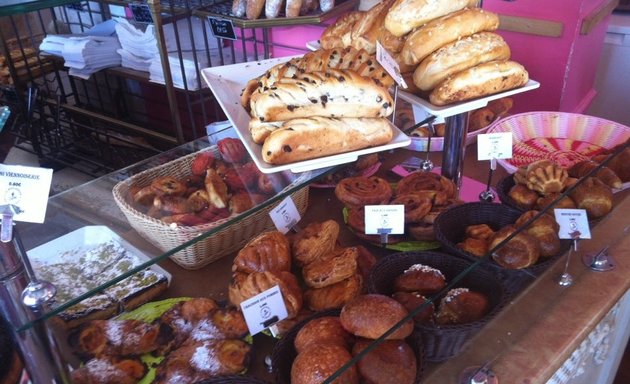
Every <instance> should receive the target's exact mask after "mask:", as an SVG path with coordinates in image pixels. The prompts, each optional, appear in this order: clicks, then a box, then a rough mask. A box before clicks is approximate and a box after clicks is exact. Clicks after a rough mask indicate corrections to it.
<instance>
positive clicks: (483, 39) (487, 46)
mask: <svg viewBox="0 0 630 384" xmlns="http://www.w3.org/2000/svg"><path fill="white" fill-rule="evenodd" d="M509 58H510V47H509V46H508V45H507V43H506V42H505V40H503V38H502V37H501V36H499V35H498V34H496V33H494V32H480V33H475V34H474V35H471V36H468V37H465V38H463V39H461V40H456V41H454V42H452V43H449V44H446V45H445V46H443V47H442V48H440V49H438V50H437V51H435V52H433V53H431V54H430V55H429V56H428V57H427V58H425V59H424V60H422V62H421V63H420V65H418V67H417V68H416V70H415V71H414V73H413V83H414V84H415V85H416V86H417V87H418V88H420V89H421V90H423V91H430V90H431V89H433V88H435V86H436V85H438V84H439V83H441V82H442V81H444V80H445V79H446V78H447V77H450V76H452V75H454V74H455V73H457V72H460V71H463V70H464V69H467V68H470V67H474V66H475V65H478V64H481V63H485V62H488V61H494V60H507V59H509Z"/></svg>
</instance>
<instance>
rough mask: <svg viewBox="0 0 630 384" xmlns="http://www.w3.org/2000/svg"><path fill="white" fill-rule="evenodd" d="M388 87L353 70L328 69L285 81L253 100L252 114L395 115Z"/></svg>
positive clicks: (273, 117) (267, 117)
mask: <svg viewBox="0 0 630 384" xmlns="http://www.w3.org/2000/svg"><path fill="white" fill-rule="evenodd" d="M393 104H394V102H393V99H392V97H391V95H390V94H389V92H388V91H387V88H385V87H383V86H382V85H380V84H379V83H377V82H376V81H375V80H373V79H371V78H366V77H363V76H360V75H359V74H357V73H356V72H355V71H351V70H335V69H328V70H327V71H325V72H311V73H308V74H306V73H305V74H303V75H302V76H300V78H299V79H293V78H282V79H279V80H278V82H276V84H275V86H274V87H272V88H270V89H267V90H263V91H261V92H255V93H254V94H252V96H251V98H250V110H251V112H250V113H251V115H252V117H254V118H258V119H259V120H260V121H282V120H290V119H295V118H300V117H312V116H328V117H332V116H334V117H387V116H389V115H390V114H391V113H392V112H393Z"/></svg>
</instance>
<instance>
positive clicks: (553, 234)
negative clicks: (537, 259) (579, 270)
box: [514, 210, 560, 257]
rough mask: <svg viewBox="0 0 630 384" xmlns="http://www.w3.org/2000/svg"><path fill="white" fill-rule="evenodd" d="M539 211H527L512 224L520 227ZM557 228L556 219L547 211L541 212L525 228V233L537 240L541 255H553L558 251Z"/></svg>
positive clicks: (558, 238)
mask: <svg viewBox="0 0 630 384" xmlns="http://www.w3.org/2000/svg"><path fill="white" fill-rule="evenodd" d="M539 213H540V211H537V210H530V211H527V212H525V213H523V214H522V215H521V216H519V218H518V219H516V222H514V225H516V226H517V227H522V226H524V225H525V223H527V222H528V221H529V220H531V219H532V218H533V217H535V216H536V215H538V214H539ZM559 229H560V226H559V225H558V223H557V222H556V219H555V218H554V217H553V216H551V215H550V214H548V213H543V214H542V215H540V216H539V217H538V218H537V219H536V220H535V221H534V222H532V223H531V224H529V225H528V226H527V227H526V228H525V230H526V231H527V233H528V234H529V235H531V236H533V237H534V238H535V239H536V240H537V241H538V247H539V249H540V256H541V257H553V256H555V255H557V254H558V253H559V252H560V237H559V236H558V230H559Z"/></svg>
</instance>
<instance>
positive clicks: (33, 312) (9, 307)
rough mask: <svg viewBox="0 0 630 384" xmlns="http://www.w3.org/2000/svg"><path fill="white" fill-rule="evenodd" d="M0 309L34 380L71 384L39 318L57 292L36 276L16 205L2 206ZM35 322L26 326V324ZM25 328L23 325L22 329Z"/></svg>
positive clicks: (54, 346) (49, 331)
mask: <svg viewBox="0 0 630 384" xmlns="http://www.w3.org/2000/svg"><path fill="white" fill-rule="evenodd" d="M0 212H1V213H2V227H1V228H0V312H1V313H2V315H3V316H4V317H5V318H6V319H7V321H8V322H9V323H10V324H11V326H12V328H13V330H14V337H15V340H16V342H17V344H18V346H19V349H20V352H21V356H22V361H23V363H24V366H25V368H26V371H27V372H28V374H29V378H30V380H31V381H32V382H33V383H69V382H70V380H69V375H68V371H67V368H66V365H65V363H64V362H63V361H62V359H61V353H60V351H59V347H58V345H57V342H56V340H55V338H54V336H53V334H52V331H51V330H50V328H48V326H47V324H46V322H44V321H39V320H37V319H38V318H39V317H40V316H41V315H42V314H43V313H44V311H45V307H46V306H47V305H48V304H49V303H50V301H51V300H52V299H53V298H54V296H55V294H56V291H57V290H56V288H55V287H54V286H53V285H52V284H51V283H49V282H47V281H43V280H39V279H37V276H36V275H35V273H34V271H33V268H32V266H31V264H30V261H29V259H28V257H27V254H26V251H25V249H24V245H23V244H22V240H21V238H20V235H19V233H18V231H17V227H15V225H14V222H13V216H14V215H15V214H17V213H19V208H17V207H16V206H15V205H12V204H7V205H2V206H0ZM28 322H33V325H32V326H31V327H28V328H24V327H23V326H24V324H27V323H28ZM20 327H22V328H20Z"/></svg>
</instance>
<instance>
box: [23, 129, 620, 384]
mask: <svg viewBox="0 0 630 384" xmlns="http://www.w3.org/2000/svg"><path fill="white" fill-rule="evenodd" d="M231 133H232V135H234V132H233V131H232V132H231ZM211 142H215V140H214V139H213V137H212V136H210V137H208V138H204V139H201V140H198V141H195V142H191V143H189V144H186V145H184V146H180V147H177V148H175V149H174V150H171V151H167V152H164V153H163V154H161V155H158V156H156V157H153V158H150V159H148V160H147V161H143V162H140V163H138V164H135V165H134V166H131V167H128V168H124V169H122V170H120V171H118V172H115V173H113V174H110V175H107V176H105V177H102V178H99V179H97V180H95V181H93V182H91V183H88V184H85V185H82V186H80V187H77V188H75V189H72V190H69V191H67V192H64V193H61V194H59V195H56V196H53V197H51V199H50V201H49V206H48V211H47V217H46V222H45V223H44V224H26V223H19V224H18V228H19V230H20V233H21V235H22V237H23V240H24V244H25V246H26V248H27V250H28V252H29V255H30V254H31V252H32V251H33V250H34V249H37V248H39V249H44V250H45V249H46V248H47V244H48V245H49V244H53V241H54V240H55V239H59V238H64V236H68V234H70V233H72V232H74V231H76V230H77V229H81V228H85V227H86V226H94V225H96V226H105V227H107V228H108V229H109V230H111V231H113V232H114V233H116V234H117V236H120V237H121V238H122V239H124V241H125V242H127V243H129V244H131V245H132V246H133V248H134V249H137V250H138V251H139V252H141V253H142V254H144V255H145V256H147V257H148V258H149V259H148V260H147V259H145V260H146V261H145V262H143V263H142V264H141V265H139V266H137V267H135V268H133V269H130V270H127V272H124V273H122V274H120V275H118V276H116V277H115V278H113V279H111V280H109V281H107V282H106V283H104V284H101V285H100V286H98V287H92V289H88V290H85V291H83V292H80V293H79V294H78V295H77V296H75V297H69V298H67V299H64V301H65V302H64V303H58V304H59V305H58V306H57V305H56V306H55V307H54V309H53V310H51V311H48V312H46V313H45V314H43V315H42V316H41V317H40V318H39V319H35V320H34V321H31V322H28V323H24V324H21V326H20V327H19V329H18V330H17V332H26V331H28V330H29V329H31V328H32V327H34V326H36V325H37V324H38V323H39V322H40V321H41V320H45V321H47V322H48V323H50V324H53V325H54V327H55V329H57V332H59V333H58V334H59V335H60V337H62V338H65V337H66V331H65V330H63V329H58V328H57V327H58V326H59V325H58V322H57V320H56V319H57V318H58V316H57V315H58V313H59V312H60V311H64V310H67V309H68V308H69V307H71V306H74V305H76V304H78V303H81V302H85V303H89V302H90V300H94V299H93V298H96V297H97V296H99V295H100V296H102V294H101V292H103V291H105V292H107V289H108V287H110V286H111V287H115V286H116V285H117V284H118V283H120V282H121V281H123V280H125V278H127V277H129V276H133V275H135V274H136V272H138V271H140V270H144V269H146V268H147V267H149V266H152V265H155V266H159V267H160V268H162V269H163V270H165V271H166V273H167V274H168V275H170V285H169V286H168V288H166V289H165V290H163V291H161V293H159V294H157V295H156V296H152V297H153V299H151V301H153V302H159V300H162V299H167V298H178V297H210V298H213V299H216V300H218V301H219V302H225V301H226V300H227V299H228V287H229V286H230V283H231V279H232V272H231V271H232V268H233V263H234V254H235V251H233V252H230V253H228V254H226V255H225V256H224V257H220V258H218V259H217V260H214V261H212V262H211V263H210V264H207V265H205V266H203V267H201V268H198V269H194V270H190V269H186V268H182V266H180V265H179V264H178V263H177V261H176V260H174V259H172V256H173V255H175V254H176V253H177V252H179V251H181V250H182V249H185V248H192V247H193V246H194V245H195V244H196V243H197V242H203V241H204V239H206V238H211V237H212V236H214V235H216V234H217V232H218V231H219V230H220V228H219V227H221V226H219V227H217V228H213V229H207V230H205V232H204V233H201V234H200V236H198V237H195V238H193V239H191V240H189V241H187V242H185V243H183V244H181V245H179V246H173V247H172V248H171V249H165V250H161V249H160V248H158V246H157V244H156V243H155V242H154V241H151V240H148V239H146V238H144V237H142V236H141V235H140V234H139V232H138V231H137V230H136V229H134V227H133V226H132V225H131V224H130V222H129V220H128V219H127V217H125V215H124V213H123V212H122V211H121V210H120V208H119V207H118V206H117V205H116V203H115V202H114V195H113V193H112V191H113V189H114V188H115V186H116V185H118V184H119V183H121V182H124V181H126V180H134V176H135V175H141V174H143V172H145V171H147V170H152V169H155V168H158V169H159V168H160V167H161V166H162V165H164V164H169V163H171V162H172V161H174V160H175V161H177V159H180V158H184V157H186V156H188V155H190V154H195V153H198V152H200V151H202V152H203V150H204V149H206V150H207V149H208V148H211V147H212V146H213V145H212V144H211ZM468 152H469V153H467V154H466V159H467V164H470V166H468V167H467V175H469V177H471V178H477V179H483V178H484V173H485V172H484V169H483V167H473V166H472V164H475V155H476V154H475V153H474V152H475V151H474V148H471V149H470V150H469V151H468ZM382 155H383V158H382V163H383V164H382V165H381V167H380V169H379V170H378V171H377V173H376V175H378V176H380V177H384V178H385V179H387V180H391V181H398V180H399V176H397V175H395V174H394V173H391V172H390V169H392V168H393V167H394V166H395V165H397V164H400V163H401V162H403V161H404V160H406V159H408V158H409V157H413V156H416V155H417V153H416V152H413V151H409V150H407V149H396V150H394V151H393V152H389V153H386V154H382ZM431 157H432V159H433V160H434V161H435V162H436V164H439V161H440V160H439V153H433V154H431ZM332 171H336V169H329V168H325V169H323V170H321V171H317V172H309V173H307V174H306V175H305V174H298V175H294V176H295V177H296V178H295V179H294V181H295V183H294V184H290V187H289V188H288V189H286V190H282V191H281V192H280V193H278V194H277V195H275V196H273V197H271V198H269V199H268V200H267V201H265V202H264V203H263V204H261V205H260V206H258V208H257V209H255V210H254V211H253V212H250V213H249V214H246V215H242V216H237V217H234V218H233V219H232V220H231V221H230V222H228V225H229V224H233V225H236V227H237V228H238V225H239V224H242V223H246V222H247V217H251V216H252V215H255V214H256V213H257V212H259V211H260V210H262V209H264V208H265V207H268V206H276V205H277V204H278V203H279V202H280V201H282V200H283V199H284V198H285V197H287V196H291V195H293V194H295V192H296V191H299V190H301V189H308V190H309V192H308V208H307V209H306V210H305V211H304V212H303V214H302V220H301V221H300V222H299V223H298V227H300V228H301V229H305V228H306V226H307V225H308V224H309V223H313V222H321V221H323V220H330V219H332V220H335V221H338V222H339V223H340V231H339V238H338V243H339V244H340V245H342V246H344V247H351V246H356V245H362V246H365V247H366V248H367V249H368V250H369V251H370V252H371V253H373V254H374V256H375V257H376V259H378V260H380V262H379V265H380V264H381V263H385V261H387V262H388V263H390V264H391V263H394V265H399V264H400V263H403V260H405V258H411V257H419V258H421V259H422V260H424V262H425V263H428V264H431V263H433V264H434V265H436V266H439V267H440V268H443V269H444V271H445V273H447V275H448V276H449V280H450V279H452V280H451V281H452V282H453V284H456V283H455V282H457V281H464V282H467V281H468V282H471V281H472V282H473V284H474V281H476V280H475V278H474V276H483V275H484V274H488V273H490V274H491V276H494V277H493V278H496V276H499V275H495V274H494V273H493V272H491V271H492V270H488V269H487V268H486V266H485V262H484V261H483V260H482V259H479V260H476V261H475V260H472V261H471V260H466V259H464V258H460V257H458V256H456V255H455V254H452V253H450V254H446V253H444V254H440V253H438V255H439V257H440V258H439V259H437V260H439V261H434V262H432V261H431V258H432V257H436V256H435V255H433V256H432V255H431V253H428V254H425V253H423V252H419V253H417V255H418V256H414V254H413V253H411V254H408V255H406V256H405V255H404V254H400V257H398V255H399V253H398V251H395V250H390V249H386V248H382V247H379V246H375V245H371V244H370V243H365V242H363V241H361V240H360V239H358V238H357V237H356V235H355V234H354V233H353V232H352V231H351V230H350V229H349V228H348V227H347V226H346V225H344V224H343V220H342V214H341V212H342V211H343V209H342V208H343V204H342V203H341V202H340V201H338V199H337V198H336V197H335V196H334V192H333V189H332V188H311V187H309V185H310V184H311V183H313V182H316V181H318V178H319V177H320V176H325V174H326V173H329V172H332ZM497 173H498V174H499V176H507V173H506V172H505V171H503V170H497ZM626 195H627V191H620V192H617V193H615V209H613V210H612V211H611V212H610V213H609V214H608V215H606V216H605V217H604V218H602V219H601V220H599V221H598V222H597V223H593V226H592V235H593V236H592V239H591V240H582V241H580V245H579V248H578V251H577V252H573V254H572V255H571V260H570V262H569V264H568V265H569V272H570V273H571V275H572V276H573V278H574V284H573V285H572V286H569V287H563V286H560V285H559V284H558V282H557V277H558V275H559V274H560V273H562V272H563V269H564V266H565V261H566V260H567V259H566V257H567V252H566V251H565V252H563V253H562V255H561V256H560V257H558V259H557V260H554V261H553V262H551V263H550V265H548V266H546V268H545V269H544V270H542V271H537V273H536V274H535V276H532V274H530V273H527V272H526V271H522V273H521V277H523V278H524V279H525V280H526V281H527V283H526V284H524V285H521V286H519V287H518V288H519V289H518V291H517V292H513V293H507V294H506V295H505V296H504V297H503V298H501V297H498V298H496V299H493V300H497V301H496V304H495V305H496V307H495V308H496V310H495V311H493V312H492V314H491V316H489V317H487V318H484V319H483V321H481V322H480V323H473V324H475V327H473V329H471V327H470V326H468V327H464V328H463V329H466V332H464V333H463V332H462V331H463V329H459V328H457V327H455V328H454V329H453V330H451V331H450V332H451V334H450V335H449V334H448V333H446V334H444V333H439V332H438V333H435V332H433V333H431V336H432V339H426V338H425V339H423V342H427V343H429V342H430V340H433V344H432V345H433V348H434V350H433V353H434V354H433V356H434V359H432V360H428V359H426V356H425V357H424V358H425V360H424V361H425V366H424V368H423V371H422V380H421V381H420V382H429V383H430V382H444V380H446V381H447V382H457V381H456V380H457V379H458V378H457V376H458V375H459V374H460V373H461V372H463V371H464V369H466V368H469V367H470V366H475V365H478V366H485V365H486V364H487V365H488V366H489V367H490V368H491V369H492V370H493V371H494V372H496V374H497V375H498V376H499V377H517V375H525V376H523V377H532V376H530V375H540V376H536V377H545V378H549V377H551V375H552V374H553V372H555V370H556V369H558V368H559V367H560V366H561V365H562V363H563V362H564V360H563V359H568V358H569V354H570V352H572V351H573V350H575V349H576V348H577V347H578V345H579V343H580V342H581V340H582V339H583V338H584V337H585V332H588V331H589V330H590V329H591V328H592V327H594V325H595V324H597V323H599V321H600V320H602V319H604V318H608V317H606V315H607V313H608V311H609V310H610V309H611V308H614V305H615V303H618V302H619V304H618V305H622V304H623V301H622V300H621V299H622V296H623V294H624V293H625V291H626V290H627V288H628V287H627V282H626V279H624V277H623V276H624V274H625V271H626V270H627V268H628V266H627V262H626V260H625V259H624V249H625V248H626V247H627V246H628V243H627V239H626V238H624V237H622V235H623V233H622V231H623V228H624V227H627V220H626V219H625V218H624V217H623V216H624V215H623V212H624V209H625V208H627V207H626V205H627V204H628V200H627V197H626ZM477 204H479V203H477ZM484 204H485V203H484ZM323 207H325V209H322V208H323ZM624 207H625V208H624ZM298 231H299V230H298ZM251 236H255V235H251ZM605 245H609V251H610V252H611V254H612V255H614V257H615V259H616V262H617V267H616V269H615V270H613V271H610V272H605V273H602V272H594V271H591V270H590V269H588V268H587V267H586V266H585V265H583V264H582V263H581V262H580V256H582V255H583V254H587V253H592V252H597V251H599V250H601V248H603V247H604V246H605ZM44 252H45V251H44ZM55 253H56V252H55V250H54V249H53V248H52V247H51V248H49V256H47V257H52V256H53V254H55ZM444 257H446V259H445V258H444ZM448 258H455V259H456V260H457V261H455V260H454V261H453V262H451V266H448V267H447V266H446V264H445V263H449V262H448ZM379 268H380V271H381V272H382V271H383V270H390V268H392V266H391V265H389V266H387V264H384V265H383V266H381V267H379ZM393 268H394V269H395V268H399V269H400V268H401V267H400V266H397V267H393ZM402 268H406V267H404V266H403V267H402ZM447 271H449V272H447ZM381 272H379V274H380V276H390V277H386V278H385V280H389V281H391V279H392V278H391V276H392V272H391V271H390V272H388V273H389V274H388V273H382V274H381ZM79 273H81V272H79ZM515 273H518V272H515ZM47 276H50V275H47ZM462 279H463V280H462ZM482 280H483V281H485V282H486V283H485V284H489V280H488V279H487V278H483V279H482ZM375 283H376V281H375ZM380 284H385V286H387V284H388V283H387V282H386V281H385V282H381V283H380ZM499 284H501V285H502V284H503V283H499ZM593 286H596V287H598V289H597V290H595V291H593V290H592V289H591V287H593ZM386 289H387V288H386ZM484 289H487V290H488V291H489V292H493V294H497V293H498V292H500V291H501V290H499V289H497V288H496V287H495V288H488V287H486V288H484ZM375 291H378V289H377V288H375ZM505 292H510V291H509V289H505ZM589 292H590V293H589ZM602 295H605V296H606V300H601V298H602ZM576 296H578V297H579V298H580V299H579V300H587V301H588V302H587V303H586V304H584V305H585V307H584V308H582V307H579V308H580V309H576V308H573V307H572V305H571V304H568V303H572V302H574V301H573V300H577V298H576ZM66 300H67V301H66ZM597 300H600V301H597ZM567 305H568V306H569V307H566V306H567ZM586 308H587V309H586ZM575 310H578V312H580V313H583V315H580V316H576V314H575ZM131 312H133V311H132V310H131ZM613 314H614V315H616V316H617V312H615V313H613ZM549 316H553V319H551V318H549V319H548V317H549ZM567 316H568V317H570V318H572V317H574V319H573V320H572V321H570V322H569V321H568V320H567ZM547 319H548V320H547ZM559 319H563V320H559ZM556 321H559V322H561V323H562V324H563V325H564V332H559V331H560V329H559V328H558V326H557V325H556V326H552V325H550V324H548V323H547V322H556ZM539 324H542V325H539ZM541 327H542V328H541ZM545 327H548V328H549V329H551V331H550V332H552V334H548V332H546V328H545ZM585 327H586V328H585ZM578 329H579V330H578ZM445 330H446V329H444V330H442V332H444V331H445ZM425 332H431V329H430V328H428V329H426V328H425ZM436 335H441V336H437V337H438V338H437V339H436ZM542 335H545V336H544V337H543V336H542ZM552 336H553V337H552ZM449 337H455V338H454V339H449ZM547 337H549V339H551V340H554V342H555V343H557V344H558V345H550V344H553V342H552V341H551V340H549V341H546V338H547ZM449 340H451V341H455V340H457V342H454V343H450V342H449ZM445 342H446V344H444V343H445ZM276 343H277V341H276V340H275V339H274V338H273V337H271V336H269V335H265V334H258V335H256V336H254V337H253V347H254V349H255V351H256V353H255V357H254V359H253V360H252V362H251V363H250V365H249V368H248V375H251V376H252V377H255V378H256V379H255V380H267V381H269V382H275V377H276V376H275V375H276V374H277V373H278V372H277V371H274V372H272V373H269V372H268V371H267V368H266V365H265V357H266V356H272V355H273V353H274V346H275V345H276ZM539 343H544V345H545V347H544V350H545V351H549V352H546V356H547V357H546V359H544V358H542V357H540V356H539V354H533V355H532V354H527V357H525V356H521V354H520V352H519V351H520V350H521V348H536V349H540V348H542V347H540V344H539ZM453 345H457V346H459V348H458V349H457V350H456V351H455V352H454V353H453V351H452V350H450V349H449V348H452V346H453ZM522 346H524V347H522ZM561 346H562V348H563V351H559V348H560V347H561ZM67 348H68V349H67V350H64V353H67V356H65V357H66V358H68V361H70V362H73V363H74V362H75V360H76V356H75V355H74V353H73V350H72V348H71V347H67ZM445 348H446V349H445ZM546 348H549V350H547V349H546ZM547 353H548V355H547ZM556 354H557V356H555V355H556ZM552 355H554V358H553V359H552V358H551V357H550V356H552ZM435 356H437V358H435ZM445 356H448V357H447V358H445ZM520 359H526V360H525V361H526V363H522V367H523V368H524V367H528V368H527V369H525V370H524V371H520V370H519V368H520V367H521V364H513V362H514V361H521V360H520ZM527 359H534V360H536V361H534V362H533V363H532V364H534V365H529V364H530V360H527ZM540 360H545V361H544V362H542V361H540ZM532 367H534V368H532ZM246 377H247V376H245V377H244V379H246ZM252 380H254V379H252ZM545 380H546V379H545Z"/></svg>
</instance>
